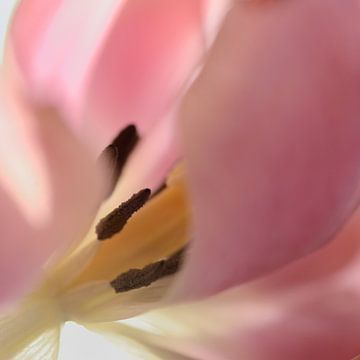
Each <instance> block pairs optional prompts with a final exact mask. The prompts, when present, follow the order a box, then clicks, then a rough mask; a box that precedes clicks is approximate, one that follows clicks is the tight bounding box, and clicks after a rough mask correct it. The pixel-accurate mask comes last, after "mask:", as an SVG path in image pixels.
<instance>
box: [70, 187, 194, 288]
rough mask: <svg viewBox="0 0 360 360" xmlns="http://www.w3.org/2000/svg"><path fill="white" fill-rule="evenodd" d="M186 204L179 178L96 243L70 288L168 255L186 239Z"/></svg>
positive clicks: (183, 188) (187, 233) (184, 193)
mask: <svg viewBox="0 0 360 360" xmlns="http://www.w3.org/2000/svg"><path fill="white" fill-rule="evenodd" d="M189 217H190V216H189V206H188V203H187V197H186V189H185V184H184V182H183V181H176V182H175V183H174V184H172V185H171V186H170V187H168V188H167V189H165V190H163V191H162V192H161V193H160V194H158V195H157V196H156V197H155V198H154V199H152V200H151V201H150V202H149V203H148V204H146V205H145V206H144V207H143V208H142V209H140V210H139V211H138V212H137V213H135V214H134V215H133V216H132V218H131V219H130V220H129V221H128V223H127V225H126V226H125V228H124V229H123V230H122V231H121V232H120V233H118V234H116V235H114V236H113V237H112V238H111V239H109V240H106V241H103V242H101V243H100V245H99V248H98V251H97V253H96V255H95V256H94V258H93V259H92V261H91V262H90V263H89V265H88V266H87V267H86V268H85V270H84V271H83V272H82V273H81V274H80V275H79V276H78V277H77V278H76V279H75V280H74V281H73V282H72V283H71V285H70V287H74V286H77V285H81V284H84V283H87V282H91V281H96V280H107V281H110V280H113V279H114V278H115V277H116V276H118V275H119V274H121V273H122V272H125V271H127V270H129V269H130V268H142V267H144V266H146V265H148V264H149V263H151V262H154V261H158V260H159V259H162V258H164V257H167V256H169V255H170V254H172V253H173V252H175V251H177V250H178V249H179V248H181V247H183V246H184V245H185V244H186V242H187V241H188V238H189Z"/></svg>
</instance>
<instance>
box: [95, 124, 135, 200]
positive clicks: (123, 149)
mask: <svg viewBox="0 0 360 360" xmlns="http://www.w3.org/2000/svg"><path fill="white" fill-rule="evenodd" d="M138 141H139V135H138V133H137V130H136V127H135V125H129V126H127V127H126V128H125V129H123V130H122V131H121V132H120V133H119V135H118V136H117V137H116V138H115V139H114V140H113V142H112V143H111V144H110V145H109V146H107V147H106V148H105V150H104V151H103V152H102V153H101V155H100V156H99V160H98V161H99V162H100V163H105V164H107V165H108V167H109V169H110V171H111V175H110V176H111V181H110V188H109V192H108V194H107V196H109V195H110V194H111V193H112V191H113V190H114V187H115V185H116V183H117V181H118V179H119V177H120V175H121V173H122V170H123V168H124V166H125V164H126V160H127V159H128V157H129V155H130V154H131V152H132V151H133V150H134V148H135V146H136V144H137V143H138Z"/></svg>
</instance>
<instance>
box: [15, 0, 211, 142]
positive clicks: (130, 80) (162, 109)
mask: <svg viewBox="0 0 360 360" xmlns="http://www.w3.org/2000/svg"><path fill="white" fill-rule="evenodd" d="M44 4H45V3H44V1H41V0H24V1H22V2H21V4H20V7H19V10H18V11H17V13H16V16H15V20H14V23H13V27H12V35H13V36H12V40H13V46H14V49H15V54H16V58H17V61H18V63H19V65H20V69H21V70H22V71H23V73H24V76H25V78H26V80H27V86H28V87H29V88H30V90H31V93H32V94H33V95H34V94H35V96H36V98H37V99H38V100H39V101H42V102H44V101H45V102H47V103H51V104H53V105H56V106H58V107H60V108H61V109H62V110H63V111H65V113H66V115H67V117H68V118H69V119H71V125H72V127H73V128H75V129H76V130H77V131H81V132H82V135H84V128H86V131H87V132H89V133H90V135H92V136H95V135H96V136H95V138H96V139H95V140H96V142H97V143H98V145H99V146H100V147H101V146H104V145H107V144H108V143H109V142H110V141H111V138H112V137H113V136H114V135H115V134H116V132H117V131H119V130H120V129H121V128H122V127H124V126H125V125H127V124H129V123H136V124H138V125H139V127H140V129H141V132H144V131H146V130H147V129H149V128H151V127H152V124H153V123H154V122H156V121H157V120H159V118H161V117H163V116H164V115H165V113H166V112H167V111H168V110H169V108H170V106H171V105H172V101H173V100H174V99H175V97H176V96H177V95H178V94H179V92H180V90H181V89H182V87H183V86H184V85H185V82H186V81H187V80H188V79H189V77H190V74H191V70H193V69H194V67H195V66H196V64H197V62H198V61H199V57H200V55H201V54H202V53H203V49H204V46H203V45H204V44H203V28H202V20H203V19H204V17H205V16H206V14H207V13H206V9H207V8H206V6H207V5H208V1H207V0H195V1H194V0H182V1H177V0H168V1H163V0H153V1H148V0H131V1H125V0H104V1H102V2H101V6H99V4H98V1H97V0H91V1H90V0H82V1H80V0H77V1H76V2H74V1H72V0H63V1H57V0H51V1H46V4H45V5H44ZM99 131H100V132H99ZM87 135H89V134H87Z"/></svg>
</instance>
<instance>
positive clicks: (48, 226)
mask: <svg viewBox="0 0 360 360" xmlns="http://www.w3.org/2000/svg"><path fill="white" fill-rule="evenodd" d="M1 90H2V92H1V104H0V112H1V116H0V128H1V131H0V138H1V139H0V144H1V145H0V197H1V201H0V212H1V219H0V222H1V226H0V227H1V235H0V238H1V239H0V284H1V290H0V304H1V303H3V302H4V301H8V300H9V299H14V298H16V297H18V296H19V295H21V294H23V293H24V292H25V291H28V290H29V289H30V286H31V285H32V284H33V282H34V281H36V280H38V279H39V277H40V276H41V272H42V267H43V266H44V265H45V263H47V262H48V261H49V260H50V256H53V255H54V256H55V258H56V257H57V256H58V255H59V254H60V253H61V252H63V251H64V250H65V249H67V248H68V247H69V246H70V245H71V244H72V242H74V241H75V240H81V236H83V235H84V233H85V232H86V230H87V227H88V226H89V225H90V222H91V220H92V216H93V215H94V213H95V211H96V210H97V206H98V204H99V200H100V196H101V188H102V185H101V182H100V178H99V174H97V172H96V167H95V161H94V160H93V158H92V156H91V154H90V153H89V151H88V149H87V148H85V146H84V145H82V144H81V143H80V142H79V141H78V140H77V139H75V137H74V136H73V135H72V134H71V133H70V132H69V130H68V129H67V128H66V127H65V126H64V125H63V124H62V122H61V121H60V120H59V119H58V118H57V117H56V116H55V114H54V113H53V112H51V111H46V110H37V111H34V109H33V108H31V107H30V106H29V105H28V104H27V103H26V102H25V101H24V99H22V98H20V96H18V94H17V93H16V92H13V91H12V90H13V89H10V88H6V89H5V88H2V89H1ZM55 251H56V252H55Z"/></svg>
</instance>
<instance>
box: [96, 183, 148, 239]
mask: <svg viewBox="0 0 360 360" xmlns="http://www.w3.org/2000/svg"><path fill="white" fill-rule="evenodd" d="M150 194H151V191H150V189H143V190H141V191H139V192H138V193H136V194H134V195H133V196H132V197H131V198H130V199H129V200H127V201H125V202H123V203H122V204H121V205H120V206H119V207H117V208H116V209H114V210H113V211H112V212H111V213H110V214H108V215H107V216H105V217H104V218H103V219H101V220H100V221H99V223H98V224H97V226H96V234H97V238H98V240H106V239H109V238H110V237H112V236H113V235H115V234H116V233H118V232H119V231H121V230H122V228H123V227H124V226H125V224H126V223H127V221H128V220H129V219H130V218H131V216H132V215H133V214H134V213H135V212H136V211H138V210H139V209H140V208H141V207H143V206H144V205H145V203H146V202H147V201H148V199H149V197H150Z"/></svg>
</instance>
